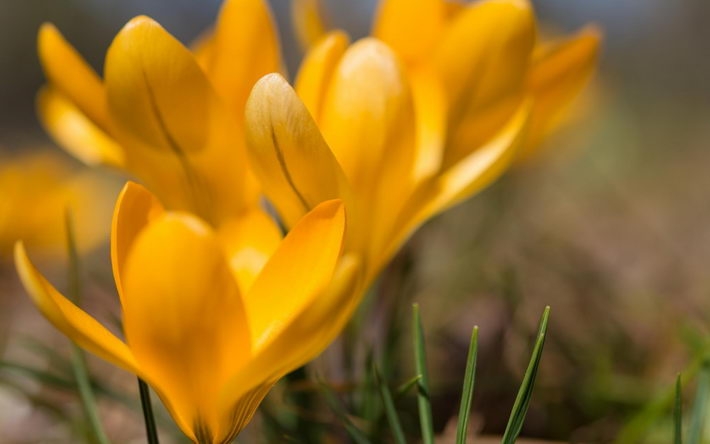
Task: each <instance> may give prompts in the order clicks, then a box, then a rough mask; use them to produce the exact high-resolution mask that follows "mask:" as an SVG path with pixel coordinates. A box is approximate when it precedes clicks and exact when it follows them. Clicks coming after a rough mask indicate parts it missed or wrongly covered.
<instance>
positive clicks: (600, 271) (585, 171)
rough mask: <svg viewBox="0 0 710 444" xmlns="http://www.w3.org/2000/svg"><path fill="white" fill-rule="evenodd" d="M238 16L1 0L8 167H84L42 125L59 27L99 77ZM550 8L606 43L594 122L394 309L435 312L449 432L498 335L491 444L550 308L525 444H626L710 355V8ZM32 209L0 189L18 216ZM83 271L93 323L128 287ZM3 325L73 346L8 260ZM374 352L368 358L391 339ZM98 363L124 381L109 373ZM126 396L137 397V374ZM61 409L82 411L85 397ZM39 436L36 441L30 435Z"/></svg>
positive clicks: (25, 412)
mask: <svg viewBox="0 0 710 444" xmlns="http://www.w3.org/2000/svg"><path fill="white" fill-rule="evenodd" d="M219 3H220V2H219V1H217V0H199V1H198V0H151V1H145V0H143V1H141V0H123V1H120V2H119V1H110V2H107V1H100V0H23V1H13V0H0V159H6V158H7V156H8V155H10V154H15V155H16V154H18V153H21V152H26V151H31V150H38V149H40V148H48V147H50V149H52V150H55V151H56V152H57V154H58V155H59V156H63V157H65V158H66V159H64V160H65V161H66V162H67V163H68V164H70V165H71V167H72V168H75V169H77V170H80V168H81V167H80V166H79V165H78V164H77V163H76V162H75V161H74V160H72V159H70V158H69V157H68V156H66V155H64V154H60V150H59V149H58V148H52V143H51V141H50V140H49V138H48V137H47V136H46V135H45V134H44V132H43V131H42V129H41V127H40V126H39V124H38V123H37V120H36V117H35V112H34V96H35V93H36V92H37V90H38V89H39V87H40V85H41V84H42V83H43V76H42V73H41V70H40V68H39V64H38V61H37V56H36V50H35V44H36V42H35V38H36V32H37V29H38V27H39V25H40V24H41V23H42V22H45V21H51V22H53V23H54V24H55V25H57V27H58V28H59V29H60V30H61V31H62V32H63V33H64V35H65V36H66V37H67V38H68V40H69V41H70V42H72V44H74V45H75V46H76V48H77V49H78V50H79V52H80V53H81V54H83V55H84V56H85V57H86V58H87V59H88V60H89V61H90V63H91V64H92V65H93V66H94V67H96V68H97V70H99V72H100V70H101V66H102V59H103V55H104V53H105V50H106V48H107V47H108V45H109V43H110V41H111V39H112V38H113V36H114V35H115V33H116V32H117V31H118V30H119V29H120V27H121V26H122V25H123V24H124V23H125V22H126V21H127V20H129V19H130V18H131V17H133V16H135V15H138V14H147V15H149V16H151V17H153V18H155V19H156V20H157V21H159V22H160V23H161V24H163V26H164V27H166V28H167V29H168V30H169V31H170V32H171V33H173V34H174V35H176V36H177V37H179V38H180V39H182V40H183V41H184V42H189V41H190V40H192V39H193V38H194V37H196V36H197V35H198V34H199V33H200V32H201V31H202V30H204V29H206V28H207V27H208V26H209V25H210V23H211V22H212V20H213V19H214V17H215V15H216V13H217V10H218V8H219ZM533 3H534V5H535V9H536V12H537V15H538V18H539V20H540V22H541V26H542V28H543V30H544V32H546V33H565V32H572V31H573V30H575V29H577V28H579V27H581V26H583V25H584V24H585V23H588V22H595V23H597V24H598V25H599V26H600V27H601V28H602V29H603V31H604V34H605V38H604V45H603V54H602V59H601V64H600V68H599V72H598V75H597V76H596V77H595V80H594V82H593V84H592V85H591V86H590V87H589V88H588V90H587V92H586V93H585V94H584V96H583V97H581V99H580V106H579V107H578V108H579V110H578V114H579V117H578V119H577V120H576V121H575V122H574V123H572V124H570V125H568V126H567V127H565V128H564V129H563V130H562V131H560V132H559V133H558V134H557V135H556V136H555V137H554V138H552V139H551V140H549V142H548V143H547V146H546V149H545V151H544V154H543V155H542V156H540V157H539V158H538V159H536V160H535V162H532V163H530V164H527V165H523V166H520V167H518V168H516V169H515V170H513V171H510V172H509V173H508V174H507V175H506V176H505V177H504V178H502V180H500V181H499V182H498V183H496V184H495V185H493V186H491V187H490V188H489V189H487V190H486V191H485V192H483V193H482V194H481V195H479V196H477V197H475V198H473V199H471V200H470V201H468V202H466V203H464V204H462V205H460V206H459V207H457V208H455V209H453V210H451V211H449V212H448V213H446V214H444V215H442V216H440V217H438V218H436V219H434V220H433V221H431V222H429V223H428V224H427V225H425V226H424V227H423V228H422V229H421V230H420V231H419V232H418V233H417V234H416V235H415V236H414V237H413V239H412V240H411V242H410V244H409V246H408V247H407V248H406V249H405V250H404V251H403V252H402V253H401V254H400V256H399V257H398V258H397V259H396V260H395V262H394V263H393V265H392V267H391V272H392V273H393V274H395V275H404V278H402V281H403V282H399V281H398V282H396V284H397V287H398V288H399V291H397V292H395V293H397V294H396V295H394V296H392V300H391V303H390V305H392V304H396V305H397V306H399V307H400V308H399V309H398V310H395V312H397V313H398V315H401V317H402V318H405V317H406V316H407V315H408V313H409V306H410V303H411V302H412V301H417V302H419V303H420V304H421V305H422V307H423V313H424V315H423V316H424V322H425V325H426V329H427V332H428V340H429V344H428V345H429V349H430V355H431V356H430V357H431V373H432V375H433V376H432V378H433V383H434V393H435V408H436V416H437V422H438V426H439V427H440V428H442V429H443V428H445V427H446V423H447V421H448V420H449V419H450V418H451V417H452V416H453V415H454V413H455V412H454V411H455V410H456V408H457V402H458V400H457V397H458V393H459V390H460V388H459V386H458V384H459V381H460V379H461V376H462V374H463V369H464V365H465V362H464V361H465V353H466V347H467V341H468V336H469V333H470V328H471V326H472V325H474V324H477V325H479V326H480V329H481V330H480V332H481V351H480V353H481V355H480V357H479V373H478V377H477V380H476V395H475V399H476V401H475V404H474V410H475V413H476V418H477V421H476V424H477V426H478V427H479V428H480V429H481V430H482V432H483V433H485V434H500V432H501V431H502V429H503V428H504V427H505V421H506V420H507V414H508V412H509V409H510V405H511V404H512V400H513V399H514V396H515V391H516V390H517V384H518V381H519V378H520V377H521V375H522V373H523V370H524V368H525V365H526V362H527V359H528V354H529V349H530V339H531V335H532V334H533V333H534V330H535V328H536V322H537V319H538V316H539V315H540V313H541V311H542V309H543V307H544V306H545V305H551V306H552V313H553V314H552V320H551V326H550V331H549V336H548V343H547V346H546V347H547V348H546V350H545V354H544V358H543V363H542V368H541V371H540V375H539V380H538V386H537V389H536V392H535V397H534V400H533V404H532V407H531V411H530V414H529V416H528V421H527V425H526V428H525V434H526V435H528V436H535V437H539V438H545V439H554V440H568V439H569V440H571V441H572V442H609V441H612V440H613V439H614V438H615V437H617V436H619V433H620V431H621V430H625V429H624V427H625V426H626V425H628V424H629V421H631V420H632V419H633V418H635V417H636V414H638V412H640V411H642V410H643V408H644V406H646V405H648V403H649V402H650V401H651V400H652V399H655V398H656V396H657V394H659V393H662V392H664V391H666V390H667V389H668V388H669V387H671V386H672V384H673V381H674V378H675V374H676V373H677V372H680V371H683V370H684V369H686V368H687V367H688V366H689V365H691V363H692V362H694V360H695V359H696V358H697V356H698V354H699V353H701V352H703V351H704V350H705V349H706V347H705V345H704V344H705V343H706V342H707V340H706V336H707V335H708V326H709V325H710V297H709V296H710V274H709V273H708V264H710V229H708V227H710V199H708V190H709V189H710V174H708V173H707V169H708V165H710V83H709V79H710V47H709V46H708V42H710V27H708V26H707V23H708V19H709V18H710V2H708V1H706V0H684V1H667V0H644V1H634V0H621V1H619V0H595V1H587V0H534V1H533ZM272 5H273V6H274V8H275V10H276V14H277V17H278V20H279V26H280V29H281V32H282V40H283V46H284V49H285V51H286V53H287V62H288V69H289V71H290V72H291V73H294V72H295V71H296V69H297V66H298V58H299V56H298V54H299V53H298V45H297V44H296V43H295V41H294V38H293V34H292V29H291V25H290V21H289V20H290V19H289V14H290V12H289V6H290V5H289V1H288V0H274V1H273V2H272ZM374 6H375V1H374V0H367V1H346V0H330V1H326V2H325V12H326V15H327V17H328V19H329V21H330V23H331V24H333V25H335V26H339V27H343V28H345V29H347V30H348V31H349V32H350V33H351V35H353V36H354V37H359V36H363V35H365V34H366V33H367V30H368V27H369V22H370V18H371V14H372V10H373V8H374ZM1 166H2V165H0V167H1ZM103 173H105V174H106V175H107V176H108V177H109V179H108V182H109V185H108V186H107V188H108V189H109V191H107V192H106V194H105V196H106V197H105V199H106V201H107V202H109V205H103V206H105V207H107V209H104V210H102V211H104V212H107V211H110V207H111V202H112V200H113V197H114V195H115V193H116V192H117V190H118V186H120V182H121V180H122V178H120V177H119V176H118V175H117V174H116V173H113V172H110V171H103ZM0 184H1V182H0ZM13 192H15V191H13V190H11V189H0V205H2V203H3V201H7V200H9V195H8V194H7V193H13ZM3 214H4V213H3ZM6 217H7V216H6ZM16 217H17V218H20V217H22V215H21V214H17V215H16ZM104 217H105V216H104ZM45 223H46V224H49V225H61V224H62V220H61V218H56V217H50V215H47V216H46V221H45ZM0 227H2V225H0ZM80 235H81V233H80ZM0 237H2V236H0ZM3 254H5V252H3ZM84 262H85V263H86V264H87V265H86V268H87V272H86V275H87V280H88V287H89V288H90V289H92V290H94V292H93V293H96V294H95V295H93V296H92V297H91V298H89V300H88V301H87V304H89V309H91V306H92V304H93V305H94V308H97V307H104V305H102V304H103V302H102V301H105V300H108V299H110V298H111V296H112V295H111V294H110V292H106V291H105V290H103V289H104V288H106V287H107V285H106V280H107V279H108V276H110V272H109V271H108V270H109V268H108V267H109V265H108V256H107V252H106V248H105V246H103V247H98V248H93V249H91V251H89V252H87V255H86V256H85V259H84ZM47 267H48V268H51V269H56V270H55V276H56V278H57V280H58V282H61V280H62V271H61V266H56V267H50V266H47ZM403 269H406V270H407V271H406V273H402V270H403ZM385 283H386V282H385ZM109 288H110V286H109ZM93 293H92V294H93ZM382 306H387V304H374V305H373V306H372V307H373V308H371V311H372V312H373V313H375V315H372V313H370V314H371V315H372V316H371V317H370V319H371V320H370V321H369V322H372V323H373V324H377V323H387V322H390V321H391V318H390V317H388V316H379V317H378V316H376V312H377V310H378V307H380V308H382ZM382 309H384V308H382ZM388 309H389V310H390V311H391V306H390V307H389V308H388ZM0 310H2V311H0V347H2V348H0V356H2V357H3V359H4V360H12V362H33V363H36V365H44V366H46V367H50V366H51V365H52V364H51V362H46V361H42V360H41V359H39V358H38V356H37V355H36V354H34V355H33V354H31V353H27V351H26V350H24V348H23V347H22V346H20V345H18V342H20V339H22V338H24V339H26V338H27V337H28V336H29V337H32V338H35V339H39V340H40V341H41V342H43V343H45V344H51V345H52V346H53V347H54V346H55V345H54V344H56V347H58V348H60V349H61V348H66V345H67V344H66V341H64V340H63V339H62V338H59V337H58V335H56V334H55V333H53V331H52V329H51V328H50V327H49V326H48V325H47V324H46V322H45V321H44V320H42V319H40V316H39V315H38V314H37V313H36V312H35V311H33V310H32V309H30V307H29V306H28V304H27V302H26V301H25V296H24V295H23V292H22V291H21V290H20V289H19V287H18V284H17V282H16V278H15V277H14V270H13V267H12V265H11V263H10V262H9V258H7V257H4V258H1V259H0ZM97 310H99V311H101V310H103V311H106V312H107V311H108V310H105V309H103V308H97ZM106 316H108V317H110V315H108V314H107V315H106ZM380 327H382V328H383V329H386V327H387V326H386V325H385V326H380ZM375 330H377V329H375ZM372 336H373V337H372V338H368V339H367V340H369V341H374V342H376V341H378V340H379V339H381V338H380V337H378V336H377V335H376V334H373V335H372ZM18 338H20V339H18ZM409 353H410V351H409V350H408V349H407V348H406V347H402V351H401V356H400V357H399V359H401V360H406V359H409V358H408V354H409ZM91 364H92V367H95V368H97V369H99V370H100V371H102V370H106V371H108V369H107V368H106V366H104V364H102V363H100V362H98V361H97V360H93V359H92V361H91ZM405 367H406V366H405ZM2 370H3V369H2V368H0V371H2ZM3 375H4V373H3ZM15 376H17V375H13V376H12V377H10V376H8V375H4V376H2V379H0V383H1V382H2V381H5V382H10V383H11V384H0V436H11V437H14V438H12V439H17V442H50V438H48V437H51V439H54V440H55V441H52V442H62V436H66V435H65V434H66V433H67V432H66V430H64V429H62V426H61V425H59V421H57V420H56V419H52V418H53V417H52V416H51V415H49V416H48V415H46V414H43V413H37V410H38V409H37V407H36V402H35V403H34V404H33V402H32V399H30V395H33V396H36V395H37V394H38V391H39V388H37V387H36V386H32V385H31V384H30V386H29V388H25V389H23V390H16V389H15V388H13V387H12V384H13V383H16V381H15V379H12V378H14V377H15ZM403 376H404V375H403ZM111 378H113V379H112V381H114V380H115V381H114V382H116V384H127V387H130V390H133V386H132V385H131V384H130V381H128V382H126V381H125V379H121V376H120V375H117V376H115V377H114V376H111ZM22 383H23V384H25V385H27V381H26V380H25V381H24V382H22ZM6 385H7V387H5V386H6ZM8 387H9V388H8ZM688 394H689V396H690V395H691V394H692V381H691V382H690V384H689V386H688ZM57 396H59V399H60V400H61V401H62V402H66V404H67V405H73V404H72V403H71V400H72V398H71V396H69V395H67V394H63V395H57ZM62 396H63V397H62ZM71 408H74V409H76V406H75V405H74V407H71ZM40 410H41V409H40ZM117 410H120V409H117ZM112 415H114V416H112ZM106 416H107V422H108V424H109V428H110V427H113V428H114V429H120V430H119V432H116V433H118V435H116V436H121V437H126V438H125V439H126V441H125V442H128V439H129V437H131V436H133V437H135V436H138V437H140V430H141V426H140V423H139V419H138V417H136V418H134V419H135V421H134V422H135V424H136V426H135V430H133V429H131V427H124V426H122V425H121V424H122V421H121V419H122V418H123V416H121V414H120V413H115V412H113V411H112V410H111V409H110V408H107V410H106ZM123 422H125V421H123ZM28 424H34V425H35V426H34V427H33V428H32V430H33V431H32V433H30V434H29V435H27V434H26V433H27V430H28ZM654 425H655V426H658V428H662V426H663V425H664V423H663V421H660V422H656V423H654ZM648 426H649V427H651V424H648ZM18 430H19V431H22V432H18ZM667 430H670V429H669V428H668V429H667ZM47 431H49V432H47ZM3 433H4V434H5V435H3ZM23 433H25V436H24V437H22V436H21V435H22V434H23ZM43 433H45V434H43ZM18 436H19V437H18ZM28 436H29V438H28ZM653 436H660V438H654V437H653ZM668 436H670V435H666V437H665V439H664V435H662V434H660V435H654V432H653V431H651V434H650V435H649V437H647V438H645V439H647V440H649V441H648V442H669V440H670V438H668ZM8 439H10V438H8ZM33 439H34V441H33ZM121 439H123V438H117V441H116V442H124V441H122V440H121ZM134 439H137V440H138V441H136V442H140V438H134ZM654 439H655V440H654ZM0 442H5V441H3V438H0ZM8 442H15V441H8ZM631 442H633V441H631Z"/></svg>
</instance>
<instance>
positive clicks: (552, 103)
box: [518, 26, 601, 158]
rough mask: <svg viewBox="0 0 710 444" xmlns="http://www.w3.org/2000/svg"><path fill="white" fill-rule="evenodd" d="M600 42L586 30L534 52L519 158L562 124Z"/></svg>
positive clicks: (593, 30) (593, 65)
mask: <svg viewBox="0 0 710 444" xmlns="http://www.w3.org/2000/svg"><path fill="white" fill-rule="evenodd" d="M600 42H601V33H600V31H599V30H598V29H596V28H595V27H592V26H590V27H587V28H585V29H583V30H582V31H580V32H579V33H578V34H577V35H576V36H574V37H571V38H569V39H567V40H563V41H560V42H553V43H548V44H544V45H541V47H540V48H539V49H536V51H535V57H534V60H533V65H532V69H531V71H530V75H529V76H528V80H527V92H528V93H529V94H531V95H532V96H533V98H534V99H535V102H534V104H533V110H532V118H531V121H530V128H529V130H528V135H527V139H526V141H525V144H524V145H523V148H522V151H521V152H520V154H519V155H518V156H519V158H526V157H528V156H530V155H532V154H533V153H534V152H535V149H536V148H537V147H538V146H539V145H540V143H541V142H542V139H544V138H545V136H547V135H548V134H549V133H550V132H551V131H552V130H554V129H555V128H556V127H557V126H558V125H559V124H560V123H561V122H562V121H563V120H564V116H565V111H566V110H567V108H568V106H569V105H570V104H571V103H572V101H573V100H574V99H575V98H576V97H577V95H578V94H579V92H580V91H581V90H582V88H584V86H585V85H586V84H587V82H588V81H589V79H590V77H591V76H592V73H593V72H594V69H595V68H596V66H597V59H598V57H599V45H600Z"/></svg>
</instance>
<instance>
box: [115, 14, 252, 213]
mask: <svg viewBox="0 0 710 444" xmlns="http://www.w3.org/2000/svg"><path fill="white" fill-rule="evenodd" d="M106 85H107V90H108V98H109V106H110V108H111V111H112V113H113V116H114V117H115V120H116V123H117V127H118V128H120V129H121V135H122V138H123V139H124V140H123V141H124V143H125V144H126V146H127V147H130V149H127V150H126V158H127V161H128V163H129V168H130V169H131V171H132V172H134V173H135V174H136V175H137V176H138V177H139V178H140V179H141V180H142V181H143V182H144V183H146V184H147V185H148V186H149V188H150V189H151V190H152V191H154V192H155V193H156V194H157V195H158V197H159V198H160V199H161V201H163V202H165V204H166V205H168V206H169V207H170V208H178V209H185V210H189V211H191V212H195V213H197V214H199V215H200V216H201V217H203V218H205V219H207V220H208V221H209V222H211V223H214V224H217V223H219V222H220V221H221V220H223V219H224V218H225V217H228V216H233V215H234V214H235V213H237V212H238V211H240V210H242V209H243V208H245V207H248V206H250V205H252V204H253V203H254V202H255V201H256V199H257V196H256V188H255V184H254V182H253V178H252V177H251V176H250V175H249V174H248V173H247V172H246V153H245V148H244V146H243V141H242V138H241V134H240V132H239V131H238V125H237V124H236V123H235V120H234V116H233V115H232V114H231V113H229V112H228V111H227V109H226V107H224V105H223V103H222V102H221V100H220V99H219V97H218V96H217V94H216V93H215V91H214V90H213V89H212V86H211V84H210V82H209V81H208V80H207V78H206V76H205V74H204V72H203V71H202V69H200V67H199V66H198V64H197V62H196V61H195V59H194V57H193V56H192V54H191V53H190V52H189V51H188V50H187V48H185V47H184V46H182V44H180V43H179V42H178V41H177V40H175V38H173V37H172V36H171V35H170V34H168V33H167V32H166V31H165V30H164V29H163V28H161V27H160V25H158V24H157V23H155V22H154V21H152V20H151V19H149V18H147V17H138V18H135V19H133V20H131V21H130V22H129V23H128V24H127V25H126V26H125V27H124V28H123V30H121V32H120V33H119V34H118V35H117V36H116V38H115V40H114V41H113V43H112V44H111V48H110V49H109V52H108V55H107V58H106Z"/></svg>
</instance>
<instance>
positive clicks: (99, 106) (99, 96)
mask: <svg viewBox="0 0 710 444" xmlns="http://www.w3.org/2000/svg"><path fill="white" fill-rule="evenodd" d="M37 47H38V52H39V59H40V62H41V63H42V68H43V69H44V73H45V75H46V76H47V79H48V80H49V82H50V83H51V84H52V85H53V86H54V87H55V88H57V89H58V90H59V91H61V93H62V94H63V95H64V96H65V97H66V98H67V99H69V100H70V101H72V102H73V103H74V105H76V107H77V108H78V109H79V110H80V111H81V112H82V113H84V114H86V117H87V118H88V119H89V120H91V121H93V122H94V124H96V125H97V126H98V127H99V128H101V129H102V130H104V131H107V130H108V128H109V127H110V124H109V119H108V114H107V109H106V92H105V90H104V87H103V85H102V83H101V79H100V78H99V76H98V75H97V74H96V72H95V71H94V70H93V69H92V68H91V67H90V66H89V65H88V64H87V63H86V62H85V61H84V59H82V58H81V56H80V55H79V54H78V53H77V52H76V50H75V49H74V48H73V47H72V46H71V45H70V44H69V43H68V42H67V41H66V40H65V39H64V37H63V36H62V34H61V33H60V32H59V31H58V30H57V28H55V27H54V25H52V24H50V23H45V24H43V25H42V27H41V28H40V30H39V35H38V36H37Z"/></svg>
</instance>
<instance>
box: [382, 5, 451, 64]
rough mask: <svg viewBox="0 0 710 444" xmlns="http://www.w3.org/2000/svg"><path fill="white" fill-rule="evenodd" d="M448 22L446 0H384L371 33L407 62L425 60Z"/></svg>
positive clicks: (415, 62) (414, 62) (412, 62)
mask: <svg viewBox="0 0 710 444" xmlns="http://www.w3.org/2000/svg"><path fill="white" fill-rule="evenodd" d="M445 22H446V4H445V1H444V0H417V1H411V0H381V1H380V3H379V6H378V9H377V13H376V15H375V21H374V23H373V29H372V36H373V37H376V38H378V39H380V40H382V41H383V42H385V43H387V44H388V45H389V46H390V47H391V48H392V49H394V51H395V52H396V53H397V54H398V55H399V56H400V57H401V58H402V59H403V60H404V61H405V63H407V64H411V65H415V64H417V63H419V62H424V63H426V58H427V57H429V56H430V55H431V52H432V51H433V49H434V48H435V47H436V44H437V42H438V40H439V38H440V37H441V34H442V31H443V29H444V25H445Z"/></svg>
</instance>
